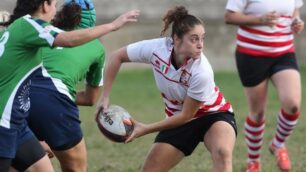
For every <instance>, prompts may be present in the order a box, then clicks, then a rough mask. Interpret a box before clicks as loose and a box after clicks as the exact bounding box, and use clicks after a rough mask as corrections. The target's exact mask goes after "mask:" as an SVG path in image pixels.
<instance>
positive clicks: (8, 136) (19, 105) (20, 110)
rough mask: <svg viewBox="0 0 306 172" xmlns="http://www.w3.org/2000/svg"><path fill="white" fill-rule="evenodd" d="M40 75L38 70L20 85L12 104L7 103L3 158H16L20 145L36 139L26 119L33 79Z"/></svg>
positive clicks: (1, 132) (0, 137)
mask: <svg viewBox="0 0 306 172" xmlns="http://www.w3.org/2000/svg"><path fill="white" fill-rule="evenodd" d="M38 73H41V68H39V69H36V70H35V71H34V72H33V73H32V74H31V75H29V76H28V77H27V78H26V79H25V80H24V81H23V82H22V83H21V84H20V86H19V87H18V89H17V91H16V94H15V95H13V96H14V97H13V99H12V101H11V103H7V107H6V109H7V112H4V113H3V115H2V118H1V124H0V157H2V158H14V157H15V154H16V151H17V148H18V146H19V145H20V144H23V143H24V142H26V141H27V140H29V139H33V138H35V136H34V135H33V133H32V132H31V130H30V129H29V127H28V125H27V122H26V117H27V116H28V114H29V109H30V88H31V79H32V78H33V76H35V75H37V74H38ZM9 104H11V106H10V105H9Z"/></svg>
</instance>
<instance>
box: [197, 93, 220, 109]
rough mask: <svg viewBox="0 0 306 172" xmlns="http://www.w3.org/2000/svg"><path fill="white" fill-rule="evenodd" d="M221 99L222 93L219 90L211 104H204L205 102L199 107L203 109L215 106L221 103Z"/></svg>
mask: <svg viewBox="0 0 306 172" xmlns="http://www.w3.org/2000/svg"><path fill="white" fill-rule="evenodd" d="M222 100H223V94H222V93H221V92H219V94H218V97H217V99H216V101H215V102H214V103H213V104H211V105H205V104H203V106H202V107H201V109H203V110H209V109H210V108H213V107H215V106H218V105H220V104H221V103H222Z"/></svg>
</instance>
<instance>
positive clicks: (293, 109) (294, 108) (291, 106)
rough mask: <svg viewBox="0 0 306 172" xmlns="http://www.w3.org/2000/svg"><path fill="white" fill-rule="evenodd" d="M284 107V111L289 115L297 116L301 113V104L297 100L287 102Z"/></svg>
mask: <svg viewBox="0 0 306 172" xmlns="http://www.w3.org/2000/svg"><path fill="white" fill-rule="evenodd" d="M284 106H285V107H284V110H285V111H286V112H288V113H289V114H295V113H297V112H299V111H300V105H299V102H297V101H296V100H287V101H286V102H285V105H284Z"/></svg>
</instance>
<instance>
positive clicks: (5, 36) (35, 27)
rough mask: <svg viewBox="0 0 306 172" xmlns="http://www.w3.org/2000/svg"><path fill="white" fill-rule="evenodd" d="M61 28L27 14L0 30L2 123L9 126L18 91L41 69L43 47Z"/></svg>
mask: <svg viewBox="0 0 306 172" xmlns="http://www.w3.org/2000/svg"><path fill="white" fill-rule="evenodd" d="M59 32H61V30H59V29H57V28H55V27H53V26H51V25H50V24H48V23H46V22H44V21H42V20H40V19H35V18H32V17H31V16H30V15H26V16H24V17H21V18H19V19H17V20H16V21H15V22H14V23H12V24H11V25H10V26H9V27H8V28H6V29H5V30H3V31H1V32H0V125H1V126H3V127H6V128H10V116H11V112H12V107H13V106H14V105H13V100H14V99H15V94H16V90H17V89H18V87H19V86H20V84H21V83H22V82H23V81H24V80H26V79H28V77H29V76H30V75H31V73H32V72H33V71H34V70H35V69H38V68H40V66H41V65H40V64H41V59H40V58H39V57H37V56H36V54H37V52H38V51H39V48H40V47H43V46H52V45H53V42H54V40H55V37H56V35H57V34H58V33H59Z"/></svg>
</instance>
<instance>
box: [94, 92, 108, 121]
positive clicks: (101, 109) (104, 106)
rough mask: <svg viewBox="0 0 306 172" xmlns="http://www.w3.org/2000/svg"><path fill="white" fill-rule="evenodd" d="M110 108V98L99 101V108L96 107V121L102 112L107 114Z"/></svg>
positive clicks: (102, 98)
mask: <svg viewBox="0 0 306 172" xmlns="http://www.w3.org/2000/svg"><path fill="white" fill-rule="evenodd" d="M108 107H109V98H108V97H101V100H100V101H99V103H98V105H97V107H96V112H95V114H96V120H97V118H98V115H99V114H100V113H101V112H107V109H108Z"/></svg>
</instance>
